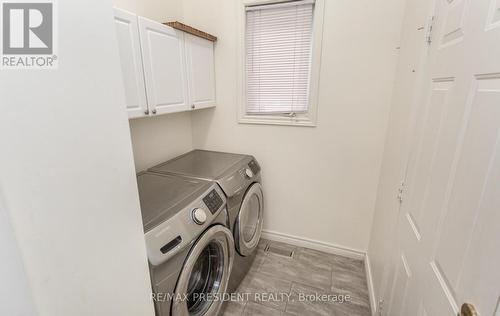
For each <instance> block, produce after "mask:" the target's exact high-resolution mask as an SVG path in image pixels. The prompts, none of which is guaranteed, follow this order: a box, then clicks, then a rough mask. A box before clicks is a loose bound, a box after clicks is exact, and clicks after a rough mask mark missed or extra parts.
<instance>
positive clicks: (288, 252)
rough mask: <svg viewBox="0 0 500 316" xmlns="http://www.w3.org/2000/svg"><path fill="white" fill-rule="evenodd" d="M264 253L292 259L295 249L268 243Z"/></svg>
mask: <svg viewBox="0 0 500 316" xmlns="http://www.w3.org/2000/svg"><path fill="white" fill-rule="evenodd" d="M264 251H265V252H267V253H272V254H274V255H278V256H281V257H286V258H291V257H293V253H294V252H295V247H293V246H288V245H276V244H273V243H269V244H268V245H267V246H266V248H265V249H264Z"/></svg>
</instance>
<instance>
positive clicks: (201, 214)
mask: <svg viewBox="0 0 500 316" xmlns="http://www.w3.org/2000/svg"><path fill="white" fill-rule="evenodd" d="M191 217H192V218H193V221H194V222H195V223H196V224H198V225H203V224H205V222H206V221H207V213H206V212H205V211H204V210H203V209H202V208H195V209H194V210H193V211H192V212H191Z"/></svg>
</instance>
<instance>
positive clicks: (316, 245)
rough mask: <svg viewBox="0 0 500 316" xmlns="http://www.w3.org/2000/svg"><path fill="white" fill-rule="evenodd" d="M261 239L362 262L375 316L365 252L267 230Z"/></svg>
mask: <svg viewBox="0 0 500 316" xmlns="http://www.w3.org/2000/svg"><path fill="white" fill-rule="evenodd" d="M262 238H264V239H269V240H274V241H279V242H284V243H287V244H290V245H294V246H298V247H304V248H309V249H314V250H318V251H323V252H326V253H331V254H334V255H339V256H344V257H348V258H353V259H358V260H363V261H364V263H365V272H366V281H367V285H368V295H369V297H370V305H371V309H372V315H373V316H375V313H376V306H377V305H376V299H375V292H374V291H373V279H372V271H371V265H370V259H369V258H368V255H367V253H366V252H365V251H362V250H358V249H353V248H349V247H344V246H339V245H335V244H330V243H326V242H322V241H319V240H314V239H309V238H303V237H298V236H293V235H289V234H283V233H278V232H273V231H269V230H263V231H262Z"/></svg>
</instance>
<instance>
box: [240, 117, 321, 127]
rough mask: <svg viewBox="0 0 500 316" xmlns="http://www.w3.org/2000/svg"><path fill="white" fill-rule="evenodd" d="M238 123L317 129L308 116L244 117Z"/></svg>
mask: <svg viewBox="0 0 500 316" xmlns="http://www.w3.org/2000/svg"><path fill="white" fill-rule="evenodd" d="M238 123H240V124H262V125H285V126H304V127H316V122H315V121H313V120H311V118H309V117H307V116H299V117H286V116H279V115H244V116H242V117H240V118H239V120H238Z"/></svg>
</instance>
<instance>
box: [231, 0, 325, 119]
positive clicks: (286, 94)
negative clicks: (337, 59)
mask: <svg viewBox="0 0 500 316" xmlns="http://www.w3.org/2000/svg"><path fill="white" fill-rule="evenodd" d="M318 2H320V1H318V0H316V2H315V1H314V0H299V1H287V2H275V3H269V2H266V3H259V2H258V1H244V3H245V4H244V13H243V15H244V22H243V24H244V25H243V27H244V32H243V36H242V37H243V38H242V44H243V45H242V46H243V52H244V53H243V56H242V57H243V58H241V59H242V63H243V66H242V68H243V71H242V72H243V76H242V77H243V78H242V81H243V82H244V84H243V87H242V91H243V93H242V94H243V96H242V101H243V102H242V103H243V104H242V106H240V108H241V109H240V112H241V113H240V122H242V123H263V124H269V123H271V124H286V125H309V126H310V125H314V124H315V113H316V109H315V107H316V104H315V103H316V97H317V83H318V82H317V81H318V80H317V79H318V78H317V75H318V73H319V67H318V66H319V54H318V52H317V50H319V49H320V46H319V45H314V44H317V43H315V41H316V40H318V38H319V44H320V43H321V37H318V36H317V33H318V30H317V28H319V27H318V23H315V22H317V21H316V20H320V22H321V24H322V18H321V19H318V16H321V15H319V14H318V12H317V10H318ZM320 26H321V25H320ZM315 33H316V36H315ZM319 34H321V33H319ZM318 47H319V48H318ZM315 53H316V54H315ZM315 65H316V67H314V66H315Z"/></svg>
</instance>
